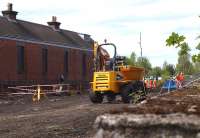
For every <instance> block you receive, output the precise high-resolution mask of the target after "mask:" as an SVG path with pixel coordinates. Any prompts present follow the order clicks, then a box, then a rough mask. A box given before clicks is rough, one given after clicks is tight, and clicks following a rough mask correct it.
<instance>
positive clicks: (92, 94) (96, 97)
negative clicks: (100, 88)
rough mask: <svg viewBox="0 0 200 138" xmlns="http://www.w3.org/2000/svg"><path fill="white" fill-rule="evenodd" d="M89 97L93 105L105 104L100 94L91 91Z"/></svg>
mask: <svg viewBox="0 0 200 138" xmlns="http://www.w3.org/2000/svg"><path fill="white" fill-rule="evenodd" d="M89 97H90V100H91V101H92V102H93V103H102V102H103V95H102V94H100V93H97V92H93V91H90V92H89Z"/></svg>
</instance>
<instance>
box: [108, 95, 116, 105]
mask: <svg viewBox="0 0 200 138" xmlns="http://www.w3.org/2000/svg"><path fill="white" fill-rule="evenodd" d="M115 99H116V95H115V94H114V93H109V94H107V100H108V102H109V103H111V102H113V101H115Z"/></svg>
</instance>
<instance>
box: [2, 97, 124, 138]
mask: <svg viewBox="0 0 200 138" xmlns="http://www.w3.org/2000/svg"><path fill="white" fill-rule="evenodd" d="M124 106H127V105H124V104H108V103H103V104H95V105H94V104H92V103H91V102H90V101H89V98H88V96H87V95H86V94H83V95H72V96H50V97H48V98H45V99H43V100H42V101H40V102H39V103H33V102H31V97H29V98H27V96H26V97H25V98H23V97H21V98H16V99H12V98H11V99H0V137H1V138H30V137H31V138H41V137H45V138H56V137H64V138H89V137H92V136H93V134H94V133H93V123H94V120H95V119H96V117H97V116H98V115H100V114H103V113H105V112H108V111H109V110H111V109H118V108H121V107H124Z"/></svg>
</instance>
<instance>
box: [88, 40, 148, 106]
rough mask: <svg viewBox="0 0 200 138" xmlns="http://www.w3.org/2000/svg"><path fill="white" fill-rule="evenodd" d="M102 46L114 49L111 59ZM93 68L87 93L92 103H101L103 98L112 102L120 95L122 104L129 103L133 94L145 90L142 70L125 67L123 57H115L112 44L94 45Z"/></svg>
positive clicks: (115, 51) (115, 53)
mask: <svg viewBox="0 0 200 138" xmlns="http://www.w3.org/2000/svg"><path fill="white" fill-rule="evenodd" d="M103 46H112V47H113V48H114V56H113V57H112V58H111V57H110V55H109V54H108V52H107V51H106V50H105V49H104V48H103ZM94 68H95V71H94V74H93V82H91V91H90V92H89V96H90V100H91V101H92V102H93V103H101V102H102V101H103V98H104V97H105V96H106V97H107V100H108V102H112V101H114V100H115V98H116V95H120V96H121V98H122V101H123V102H124V103H129V102H130V101H131V100H132V98H133V97H132V94H133V93H135V92H138V91H141V92H143V91H144V90H145V88H144V83H143V76H144V68H140V67H133V66H130V65H125V57H122V56H117V50H116V46H115V45H114V44H113V43H105V44H101V45H98V44H95V45H94Z"/></svg>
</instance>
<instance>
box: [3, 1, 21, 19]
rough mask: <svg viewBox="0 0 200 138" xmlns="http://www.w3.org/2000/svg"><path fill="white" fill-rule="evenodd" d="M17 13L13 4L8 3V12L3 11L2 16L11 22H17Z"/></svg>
mask: <svg viewBox="0 0 200 138" xmlns="http://www.w3.org/2000/svg"><path fill="white" fill-rule="evenodd" d="M17 13H18V12H16V11H13V4H12V3H8V7H7V10H5V11H2V14H3V16H4V17H6V18H7V19H8V20H9V21H16V16H17Z"/></svg>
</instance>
